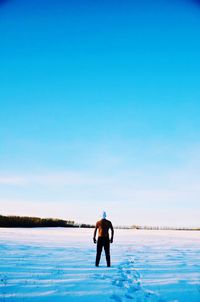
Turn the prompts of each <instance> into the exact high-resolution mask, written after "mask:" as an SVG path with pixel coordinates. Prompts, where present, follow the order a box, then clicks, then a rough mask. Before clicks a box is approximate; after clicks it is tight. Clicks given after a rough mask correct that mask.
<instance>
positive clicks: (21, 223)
mask: <svg viewBox="0 0 200 302" xmlns="http://www.w3.org/2000/svg"><path fill="white" fill-rule="evenodd" d="M0 227H1V228H2V227H6V228H34V227H74V221H71V220H62V219H53V218H39V217H26V216H24V217H23V216H22V217H21V216H2V215H0Z"/></svg>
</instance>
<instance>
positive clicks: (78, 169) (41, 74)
mask: <svg viewBox="0 0 200 302" xmlns="http://www.w3.org/2000/svg"><path fill="white" fill-rule="evenodd" d="M199 37H200V4H199V2H198V1H189V0H188V1H187V0H154V1H149V0H141V1H130V0H123V1H122V0H121V1H119V0H117V1H116V0H115V1H114V0H106V1H104V0H101V1H100V0H96V1H92V0H91V1H89V0H86V1H81V0H80V1H79V0H75V1H64V0H51V1H49V0H34V1H32V0H30V1H25V0H10V1H6V0H4V1H0V212H1V213H2V214H17V215H37V216H42V217H49V216H50V217H61V218H66V219H74V220H75V221H77V222H89V223H94V222H95V221H96V220H97V219H98V218H99V216H100V213H101V212H102V210H106V211H107V214H108V218H110V219H111V220H112V221H113V222H114V224H118V225H120V224H121V225H129V224H141V225H144V224H147V225H171V226H199V224H200V223H199V215H200V39H199Z"/></svg>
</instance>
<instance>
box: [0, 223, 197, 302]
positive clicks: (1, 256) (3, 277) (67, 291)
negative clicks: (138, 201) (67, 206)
mask: <svg viewBox="0 0 200 302" xmlns="http://www.w3.org/2000/svg"><path fill="white" fill-rule="evenodd" d="M92 235H93V230H92V229H61V228H57V229H56V228H55V229H0V242H1V245H0V301H5V302H8V301H10V302H12V301H17V302H18V301H24V302H26V301H27V302H29V301H30V302H33V301H34V302H36V301H37V302H40V301H41V302H46V301H48V302H55V301H61V302H62V301H70V302H75V301H76V302H87V301H95V302H98V301H101V302H104V301H105V302H106V301H109V302H115V301H116V302H121V301H124V302H125V301H135V302H146V301H149V302H172V301H173V302H177V301H180V302H199V301H200V232H190V231H188V232H181V231H179V232H178V231H136V230H116V234H115V242H114V243H113V245H112V246H111V255H112V267H111V268H107V267H106V266H105V259H104V255H102V256H103V257H102V261H101V266H100V267H99V268H96V267H94V259H95V245H94V244H93V242H92Z"/></svg>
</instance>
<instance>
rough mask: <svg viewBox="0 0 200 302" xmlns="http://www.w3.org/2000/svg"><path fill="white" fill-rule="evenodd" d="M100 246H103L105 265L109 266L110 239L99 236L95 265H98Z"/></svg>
mask: <svg viewBox="0 0 200 302" xmlns="http://www.w3.org/2000/svg"><path fill="white" fill-rule="evenodd" d="M102 248H104V251H105V254H106V262H107V266H110V241H109V238H108V237H99V238H98V241H97V255H96V266H98V265H99V261H100V258H101V252H102Z"/></svg>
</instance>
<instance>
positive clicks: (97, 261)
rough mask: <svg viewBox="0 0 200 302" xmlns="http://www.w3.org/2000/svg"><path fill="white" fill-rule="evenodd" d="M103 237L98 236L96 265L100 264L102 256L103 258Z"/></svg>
mask: <svg viewBox="0 0 200 302" xmlns="http://www.w3.org/2000/svg"><path fill="white" fill-rule="evenodd" d="M102 247H103V244H102V238H98V240H97V255H96V263H95V265H96V266H99V262H100V258H101V252H102Z"/></svg>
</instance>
